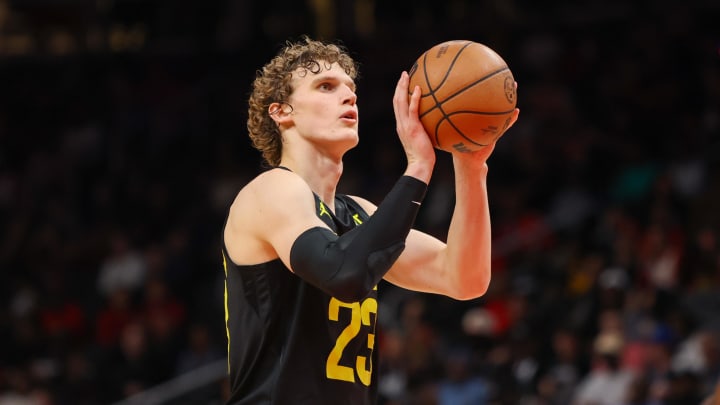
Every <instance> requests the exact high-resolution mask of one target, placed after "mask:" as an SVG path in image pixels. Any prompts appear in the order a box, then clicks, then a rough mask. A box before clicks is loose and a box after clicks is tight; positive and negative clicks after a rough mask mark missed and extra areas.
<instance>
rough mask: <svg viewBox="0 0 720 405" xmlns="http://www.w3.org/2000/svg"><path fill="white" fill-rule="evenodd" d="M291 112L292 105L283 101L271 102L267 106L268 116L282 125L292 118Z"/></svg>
mask: <svg viewBox="0 0 720 405" xmlns="http://www.w3.org/2000/svg"><path fill="white" fill-rule="evenodd" d="M292 112H293V108H292V106H291V105H290V104H288V103H286V102H284V101H280V102H275V103H271V104H270V106H269V107H268V114H269V115H270V118H272V119H273V121H275V123H277V124H278V125H284V124H286V123H288V122H289V121H290V120H292Z"/></svg>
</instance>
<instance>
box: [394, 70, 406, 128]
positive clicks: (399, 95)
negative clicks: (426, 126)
mask: <svg viewBox="0 0 720 405" xmlns="http://www.w3.org/2000/svg"><path fill="white" fill-rule="evenodd" d="M407 77H408V76H407V72H405V71H403V72H402V73H401V74H400V79H399V80H398V83H397V86H395V95H394V96H393V107H394V109H395V117H396V118H400V117H403V118H404V117H405V115H407V107H408V78H407Z"/></svg>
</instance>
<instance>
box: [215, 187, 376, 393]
mask: <svg viewBox="0 0 720 405" xmlns="http://www.w3.org/2000/svg"><path fill="white" fill-rule="evenodd" d="M315 205H316V208H317V215H318V217H319V218H320V219H322V220H323V221H324V222H325V223H326V224H327V225H328V226H329V227H330V228H331V229H333V231H335V232H336V233H337V234H338V235H341V234H343V233H345V232H347V231H348V230H350V229H352V228H354V227H355V226H357V225H360V224H361V223H362V222H363V221H365V220H367V218H368V215H367V213H366V212H365V211H364V210H363V209H362V208H361V207H360V206H359V205H358V204H357V203H356V202H355V201H353V200H352V199H351V198H349V197H347V196H345V195H338V196H337V197H336V198H335V213H334V214H333V213H332V212H330V210H328V209H327V207H326V206H325V204H323V202H322V201H321V200H320V199H319V198H318V196H317V195H316V196H315ZM223 265H224V267H225V321H226V328H227V336H228V372H229V377H230V399H229V401H228V404H233V405H236V404H274V405H284V404H294V405H302V404H313V405H318V404H333V405H336V404H343V405H353V404H364V405H365V404H374V403H375V401H376V397H377V370H375V369H374V367H373V365H374V364H377V351H376V350H375V325H376V319H377V307H378V305H377V287H376V288H375V289H374V290H373V291H372V292H371V294H370V295H369V296H368V297H366V298H365V299H363V300H362V301H361V302H350V303H348V302H341V301H339V300H337V299H335V298H333V297H331V296H329V295H327V294H326V293H324V292H323V291H321V290H319V289H318V288H316V287H314V286H312V285H310V284H308V283H306V282H305V281H303V280H302V279H301V278H300V277H298V276H297V275H295V274H293V273H292V272H291V271H290V270H288V268H287V267H285V265H284V264H283V263H282V261H280V260H279V259H276V260H273V261H270V262H266V263H261V264H258V265H252V266H237V265H235V264H233V263H232V262H231V261H230V260H228V255H227V250H226V248H225V246H224V244H223Z"/></svg>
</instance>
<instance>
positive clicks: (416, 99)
mask: <svg viewBox="0 0 720 405" xmlns="http://www.w3.org/2000/svg"><path fill="white" fill-rule="evenodd" d="M419 107H420V86H418V85H415V88H413V90H412V93H411V94H410V105H409V106H408V112H409V113H410V115H411V116H412V117H417V115H418V108H419Z"/></svg>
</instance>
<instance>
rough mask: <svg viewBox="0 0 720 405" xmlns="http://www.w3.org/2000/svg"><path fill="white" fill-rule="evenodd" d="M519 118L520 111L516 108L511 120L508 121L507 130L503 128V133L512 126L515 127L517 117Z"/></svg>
mask: <svg viewBox="0 0 720 405" xmlns="http://www.w3.org/2000/svg"><path fill="white" fill-rule="evenodd" d="M519 116H520V109H519V108H516V109H515V111H513V115H512V118H511V119H510V124H509V125H508V127H507V128H505V131H507V130H508V129H510V128H511V127H512V126H513V125H515V122H516V121H517V120H518V117H519Z"/></svg>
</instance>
